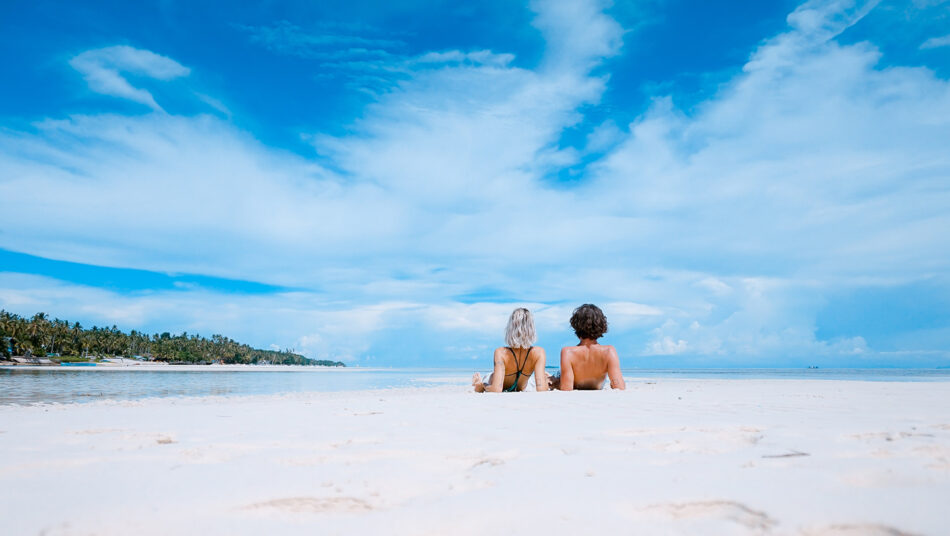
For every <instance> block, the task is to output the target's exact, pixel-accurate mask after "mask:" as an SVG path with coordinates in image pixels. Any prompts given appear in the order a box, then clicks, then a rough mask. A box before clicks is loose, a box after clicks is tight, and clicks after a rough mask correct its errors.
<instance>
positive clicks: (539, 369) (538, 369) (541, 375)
mask: <svg viewBox="0 0 950 536" xmlns="http://www.w3.org/2000/svg"><path fill="white" fill-rule="evenodd" d="M534 351H535V352H537V353H538V360H537V361H536V362H535V363H534V385H535V386H537V388H538V391H547V390H548V373H547V372H546V371H545V370H544V366H545V363H546V362H547V355H545V353H544V348H535V350H534Z"/></svg>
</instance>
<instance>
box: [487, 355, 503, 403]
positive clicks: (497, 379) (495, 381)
mask: <svg viewBox="0 0 950 536" xmlns="http://www.w3.org/2000/svg"><path fill="white" fill-rule="evenodd" d="M504 387H505V354H503V353H502V352H499V351H498V350H495V371H494V372H492V373H491V384H490V385H487V386H485V390H486V391H488V392H490V393H500V392H501V391H502V389H503V388H504Z"/></svg>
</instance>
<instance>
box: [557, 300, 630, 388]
mask: <svg viewBox="0 0 950 536" xmlns="http://www.w3.org/2000/svg"><path fill="white" fill-rule="evenodd" d="M571 327H572V328H574V333H575V334H576V335H577V338H578V339H580V342H578V343H577V346H565V347H564V348H561V374H560V375H559V376H552V377H550V378H549V386H550V388H552V389H560V390H562V391H572V390H574V389H603V387H604V379H606V378H607V377H609V378H610V387H611V388H613V389H626V388H627V386H626V384H625V383H624V381H623V376H622V375H621V373H620V358H619V357H617V350H616V349H614V347H613V346H610V345H604V344H598V343H597V339H599V338H600V337H601V336H603V334H604V333H607V317H606V316H604V312H603V311H601V310H600V307H597V306H596V305H592V304H589V303H585V304H584V305H581V306H580V307H578V308H577V309H574V314H573V315H571Z"/></svg>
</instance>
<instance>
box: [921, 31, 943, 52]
mask: <svg viewBox="0 0 950 536" xmlns="http://www.w3.org/2000/svg"><path fill="white" fill-rule="evenodd" d="M946 46H950V34H948V35H944V36H941V37H931V38H930V39H928V40H926V41H924V42H923V43H921V44H920V48H921V49H927V48H940V47H946Z"/></svg>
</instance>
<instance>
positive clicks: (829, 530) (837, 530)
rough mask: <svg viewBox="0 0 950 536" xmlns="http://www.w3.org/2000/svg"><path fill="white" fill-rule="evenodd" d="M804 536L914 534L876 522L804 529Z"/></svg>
mask: <svg viewBox="0 0 950 536" xmlns="http://www.w3.org/2000/svg"><path fill="white" fill-rule="evenodd" d="M801 534H802V536H914V535H913V534H912V533H910V532H904V531H902V530H898V529H895V528H894V527H888V526H886V525H875V524H863V523H862V524H853V525H829V526H827V527H819V528H814V529H807V530H804V531H802V533H801Z"/></svg>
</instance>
